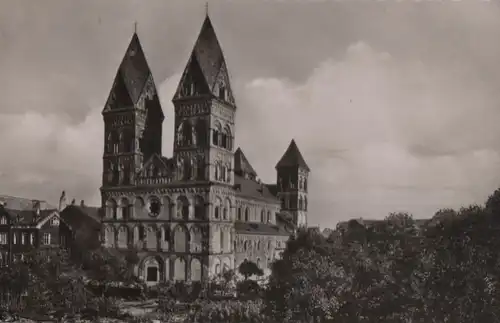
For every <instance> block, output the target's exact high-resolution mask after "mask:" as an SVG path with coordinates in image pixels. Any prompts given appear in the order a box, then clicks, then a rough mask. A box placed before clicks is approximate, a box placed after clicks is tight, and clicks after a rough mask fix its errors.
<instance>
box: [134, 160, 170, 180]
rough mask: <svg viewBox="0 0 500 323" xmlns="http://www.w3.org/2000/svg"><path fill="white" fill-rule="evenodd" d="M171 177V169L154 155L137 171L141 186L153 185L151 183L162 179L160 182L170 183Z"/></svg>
mask: <svg viewBox="0 0 500 323" xmlns="http://www.w3.org/2000/svg"><path fill="white" fill-rule="evenodd" d="M172 175H173V174H172V169H171V168H170V167H169V166H168V165H167V164H166V163H165V161H164V159H163V158H162V157H160V156H158V155H157V154H154V155H153V156H151V158H150V159H149V160H148V161H147V162H146V163H145V164H144V166H143V167H142V169H141V170H140V171H139V174H138V180H139V183H142V184H154V183H153V182H154V181H155V180H158V179H163V180H162V181H161V182H166V181H170V179H171V178H172ZM152 181H153V182H152Z"/></svg>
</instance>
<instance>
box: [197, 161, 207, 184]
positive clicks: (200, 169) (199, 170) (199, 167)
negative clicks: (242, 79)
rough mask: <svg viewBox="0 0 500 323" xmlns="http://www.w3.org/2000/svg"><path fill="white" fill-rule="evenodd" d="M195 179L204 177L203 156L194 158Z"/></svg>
mask: <svg viewBox="0 0 500 323" xmlns="http://www.w3.org/2000/svg"><path fill="white" fill-rule="evenodd" d="M196 179H197V180H199V181H202V180H204V179H205V159H204V158H203V157H199V158H198V159H197V160H196Z"/></svg>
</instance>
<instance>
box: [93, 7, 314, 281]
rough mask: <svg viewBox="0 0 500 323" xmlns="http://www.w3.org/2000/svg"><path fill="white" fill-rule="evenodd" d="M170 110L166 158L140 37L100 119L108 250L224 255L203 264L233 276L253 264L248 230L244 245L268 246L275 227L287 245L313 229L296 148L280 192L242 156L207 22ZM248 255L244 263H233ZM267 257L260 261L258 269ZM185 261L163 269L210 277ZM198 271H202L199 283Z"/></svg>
mask: <svg viewBox="0 0 500 323" xmlns="http://www.w3.org/2000/svg"><path fill="white" fill-rule="evenodd" d="M172 102H173V104H174V107H175V116H174V118H175V123H174V124H175V136H174V143H173V145H174V146H173V148H174V149H173V156H172V157H170V158H167V157H164V156H163V155H162V125H163V121H164V118H165V115H164V113H163V111H162V107H161V104H160V100H159V97H158V92H157V88H156V86H155V82H154V80H153V75H152V73H151V71H150V69H149V66H148V63H147V61H146V57H145V54H144V52H143V49H142V46H141V43H140V41H139V37H138V35H137V34H136V33H134V35H133V37H132V40H131V42H130V44H129V46H128V48H127V51H126V53H125V56H124V57H123V60H122V62H121V64H120V67H119V69H118V72H117V74H116V77H115V80H114V83H113V86H112V89H111V92H110V94H109V97H108V100H107V102H106V104H105V107H104V109H103V111H102V115H103V119H104V126H105V131H104V155H103V173H102V186H101V197H102V206H103V208H104V209H105V210H106V212H105V213H106V214H105V217H104V220H103V224H104V226H105V228H104V231H106V230H108V229H109V228H111V229H110V230H114V231H113V233H112V234H110V233H108V232H107V231H106V232H105V233H104V238H105V240H106V241H107V243H108V244H113V245H115V246H117V247H119V248H120V246H121V247H123V248H131V247H134V248H139V249H141V250H149V251H150V252H157V251H158V250H163V251H169V252H171V253H172V254H176V255H182V254H190V255H192V254H196V253H200V254H206V255H213V254H217V255H218V257H219V258H220V257H223V256H227V257H228V260H227V261H226V263H224V259H218V260H217V261H216V260H211V259H208V258H207V259H205V258H203V257H201V258H199V259H200V263H201V267H207V268H212V267H213V266H216V265H217V263H218V264H219V265H220V266H222V265H225V267H233V268H234V266H235V265H236V263H235V262H238V261H241V259H248V257H251V255H250V254H247V253H248V252H247V251H245V250H243V249H245V246H243V245H242V246H241V248H240V245H239V244H240V243H242V244H245V241H244V240H245V239H247V238H242V237H243V233H242V230H243V231H245V232H244V235H245V236H247V235H248V234H255V236H256V237H261V236H264V235H265V236H269V235H270V233H269V232H267V231H266V230H267V229H268V228H275V231H273V232H276V235H278V236H279V235H281V234H282V235H285V233H284V232H285V231H286V230H285V231H283V230H284V229H283V228H284V227H290V226H293V227H296V226H304V225H307V208H308V176H309V172H310V169H309V167H308V166H307V164H306V162H305V161H304V158H303V156H302V155H301V153H300V151H299V149H298V147H297V145H296V143H295V141H294V140H292V141H291V143H290V145H289V147H288V149H287V150H286V152H285V154H284V155H283V157H282V158H281V160H280V161H279V162H278V164H277V165H276V171H277V182H276V184H264V183H262V182H260V180H258V179H257V173H256V172H255V170H254V169H253V167H252V166H251V165H250V163H249V161H248V159H247V158H246V157H245V155H244V154H243V151H242V150H241V149H240V148H238V149H235V147H234V142H235V115H236V111H237V106H236V103H235V99H234V96H233V91H232V88H231V83H230V79H229V74H228V70H227V66H226V62H225V59H224V56H223V53H222V49H221V47H220V44H219V42H218V40H217V36H216V34H215V31H214V28H213V25H212V23H211V21H210V18H209V17H208V15H207V16H206V18H205V20H204V22H203V26H202V29H201V32H200V34H199V36H198V39H197V41H196V43H195V46H194V48H193V51H192V53H191V56H190V58H189V61H188V63H187V66H186V68H185V70H184V72H183V74H182V77H181V80H180V83H179V85H178V88H177V90H176V92H175V94H174V97H173V100H172ZM248 224H254V226H251V227H252V228H254V229H255V230H253V231H252V232H250V231H251V230H250V231H249V230H247V229H244V228H243V227H244V226H245V225H247V227H248ZM106 226H107V227H106ZM153 231H154V232H155V233H154V234H152V233H151V232H153ZM264 231H266V232H264ZM123 232H125V233H123ZM286 232H288V231H286ZM120 234H122V236H120ZM148 234H149V236H148ZM271 236H272V234H271ZM151 239H153V240H152V242H151ZM196 239H198V240H196ZM259 239H260V238H259ZM110 240H112V241H110ZM120 244H121V245H120ZM193 244H195V245H196V246H193ZM148 246H149V247H148ZM150 247H151V248H150ZM163 248H165V249H163ZM151 249H152V250H151ZM240 249H241V250H242V251H241V252H240V253H241V254H242V256H241V257H240V258H241V259H240V260H238V258H239V257H237V256H235V254H238V253H239V251H238V250H240ZM145 256H146V255H145ZM254 257H255V256H254ZM266 257H267V258H269V257H268V256H265V255H261V256H259V261H262V259H261V258H266ZM267 258H266V259H264V261H265V260H269V259H267ZM171 260H172V261H174V262H175V261H176V260H174V259H171ZM254 260H255V259H254ZM162 261H164V259H163V260H162ZM182 261H183V264H178V263H175V265H172V266H170V267H168V266H169V265H165V263H164V266H167V267H168V268H167V269H169V268H170V270H171V271H172V273H171V274H168V273H167V269H165V268H164V269H162V270H160V271H159V272H162V273H163V275H164V276H165V275H169V276H172V275H174V276H175V275H177V274H176V273H177V272H182V270H183V269H182V268H184V269H185V272H184V274H182V273H179V274H178V275H180V276H175V277H177V278H179V277H180V278H182V277H187V276H188V275H191V276H190V277H194V276H193V275H195V276H196V275H198V276H199V275H202V276H204V275H205V274H206V273H203V274H202V272H203V270H201V269H197V268H198V267H200V266H198V265H196V266H194V265H193V266H194V267H190V265H189V263H186V262H189V259H187V258H183V260H182ZM144 266H145V267H143V268H142V269H141V268H139V272H140V273H141V272H142V274H143V276H144V277H149V278H150V279H152V280H154V278H155V277H156V276H155V275H154V274H153V271H151V272H149V269H148V268H150V267H148V266H149V265H144ZM183 266H185V267H183ZM139 267H141V266H139ZM201 267H200V268H201ZM141 270H142V271H141ZM197 270H201V271H200V272H199V273H196V274H195V273H194V271H197ZM210 270H211V271H217V269H216V268H212V269H210ZM148 273H149V274H150V275H149V274H148ZM148 275H149V276H148ZM161 275H162V274H161V273H159V274H157V277H156V278H157V279H158V280H159V279H160V276H161ZM183 275H184V276H183ZM169 276H165V277H166V278H168V277H169ZM170 278H171V277H170Z"/></svg>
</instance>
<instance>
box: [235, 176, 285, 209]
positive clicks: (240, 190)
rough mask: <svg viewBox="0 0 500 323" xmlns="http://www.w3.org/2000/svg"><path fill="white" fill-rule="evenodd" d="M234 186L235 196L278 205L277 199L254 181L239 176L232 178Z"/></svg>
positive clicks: (263, 186)
mask: <svg viewBox="0 0 500 323" xmlns="http://www.w3.org/2000/svg"><path fill="white" fill-rule="evenodd" d="M234 186H235V191H236V196H241V197H245V198H251V199H256V200H264V201H268V202H273V203H276V204H279V201H278V199H277V198H276V196H275V195H274V194H272V193H271V192H270V191H269V188H268V187H267V185H265V184H263V183H259V182H257V181H255V180H252V179H248V178H244V177H242V176H240V175H237V174H236V175H235V176H234Z"/></svg>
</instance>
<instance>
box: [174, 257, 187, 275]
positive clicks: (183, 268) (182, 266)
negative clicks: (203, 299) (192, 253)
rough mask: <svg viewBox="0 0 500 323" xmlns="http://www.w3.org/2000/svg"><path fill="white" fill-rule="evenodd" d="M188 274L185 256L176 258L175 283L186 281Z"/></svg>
mask: <svg viewBox="0 0 500 323" xmlns="http://www.w3.org/2000/svg"><path fill="white" fill-rule="evenodd" d="M186 272H187V263H186V259H184V257H183V256H179V257H177V258H175V261H174V277H173V278H174V281H185V280H186V277H187V275H186Z"/></svg>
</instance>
